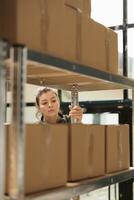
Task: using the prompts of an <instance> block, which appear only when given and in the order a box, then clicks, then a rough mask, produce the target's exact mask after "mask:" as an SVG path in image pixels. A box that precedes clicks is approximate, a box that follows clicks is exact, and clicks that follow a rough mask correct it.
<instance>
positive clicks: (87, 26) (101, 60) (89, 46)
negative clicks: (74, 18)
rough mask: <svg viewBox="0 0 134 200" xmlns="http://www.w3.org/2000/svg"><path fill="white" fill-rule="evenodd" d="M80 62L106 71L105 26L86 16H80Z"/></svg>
mask: <svg viewBox="0 0 134 200" xmlns="http://www.w3.org/2000/svg"><path fill="white" fill-rule="evenodd" d="M81 20H82V22H81V23H82V27H81V58H80V62H81V63H82V64H85V65H89V66H91V67H95V68H97V69H100V70H103V71H108V69H107V63H106V61H107V52H106V28H105V27H104V26H103V25H102V24H99V23H97V22H95V21H94V20H92V19H88V17H87V16H82V19H81Z"/></svg>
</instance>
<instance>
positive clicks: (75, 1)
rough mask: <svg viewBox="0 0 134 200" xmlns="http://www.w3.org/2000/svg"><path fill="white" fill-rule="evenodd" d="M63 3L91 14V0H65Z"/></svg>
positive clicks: (83, 12)
mask: <svg viewBox="0 0 134 200" xmlns="http://www.w3.org/2000/svg"><path fill="white" fill-rule="evenodd" d="M65 4H66V5H68V6H72V7H73V8H76V9H79V10H80V11H81V13H82V14H87V15H88V16H89V17H90V15H91V0H65Z"/></svg>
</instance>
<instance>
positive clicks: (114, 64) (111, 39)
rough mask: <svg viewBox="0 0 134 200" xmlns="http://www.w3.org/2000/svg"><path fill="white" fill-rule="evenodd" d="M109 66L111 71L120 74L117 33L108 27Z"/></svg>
mask: <svg viewBox="0 0 134 200" xmlns="http://www.w3.org/2000/svg"><path fill="white" fill-rule="evenodd" d="M106 40H107V44H106V45H107V46H106V48H107V52H108V53H107V66H108V69H109V71H110V72H112V73H114V74H118V70H119V65H118V41H117V33H115V32H114V31H112V30H111V29H109V28H107V38H106Z"/></svg>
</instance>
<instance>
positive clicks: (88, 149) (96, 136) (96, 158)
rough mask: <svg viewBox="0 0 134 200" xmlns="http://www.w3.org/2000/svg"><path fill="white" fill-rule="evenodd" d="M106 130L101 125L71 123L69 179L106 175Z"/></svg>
mask: <svg viewBox="0 0 134 200" xmlns="http://www.w3.org/2000/svg"><path fill="white" fill-rule="evenodd" d="M104 131H105V127H104V126H100V125H82V124H74V125H70V131H69V177H68V180H69V181H76V180H80V179H85V178H89V177H95V176H100V175H104V171H105V160H104V159H105V152H104V150H105V145H104V139H105V137H104V136H105V133H104Z"/></svg>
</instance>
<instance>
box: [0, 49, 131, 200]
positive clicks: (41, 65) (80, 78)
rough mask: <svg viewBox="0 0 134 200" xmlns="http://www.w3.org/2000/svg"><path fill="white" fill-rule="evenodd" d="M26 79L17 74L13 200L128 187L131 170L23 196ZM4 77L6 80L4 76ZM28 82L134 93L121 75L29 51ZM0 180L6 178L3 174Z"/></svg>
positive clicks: (20, 60)
mask: <svg viewBox="0 0 134 200" xmlns="http://www.w3.org/2000/svg"><path fill="white" fill-rule="evenodd" d="M14 48H23V47H22V46H18V47H16V46H15V47H14ZM17 52H18V51H17ZM20 52H22V51H20ZM17 56H18V59H17V58H16V57H15V62H16V63H17V64H18V66H19V68H20V69H22V68H23V64H24V62H25V59H23V55H21V53H20V54H19V53H17ZM24 57H25V56H24ZM25 58H26V57H25ZM23 61H24V62H23ZM7 63H10V60H7ZM8 69H9V67H8ZM0 75H1V74H0ZM23 75H24V74H23V73H20V74H19V70H18V74H17V76H19V77H20V78H19V79H16V84H18V86H19V88H22V91H21V93H19V90H17V91H18V93H17V92H16V93H15V96H14V98H16V99H17V101H16V102H15V103H14V106H15V104H16V105H18V107H17V108H18V110H17V113H16V116H19V120H18V121H17V119H16V118H15V119H14V124H15V126H16V128H17V130H18V143H19V153H18V156H19V159H18V174H19V176H18V180H19V183H20V184H19V188H18V196H17V197H14V198H13V199H19V200H24V199H26V200H32V199H33V200H35V199H37V200H51V199H55V200H60V199H61V200H63V199H70V198H71V197H76V196H78V195H81V194H84V193H87V192H90V191H93V190H96V189H98V188H102V187H104V186H110V185H111V184H115V183H119V182H121V183H125V181H129V180H130V181H132V180H133V178H134V169H133V168H131V169H129V170H126V171H122V172H119V173H114V174H110V175H107V176H103V177H99V178H95V179H89V180H86V181H82V182H79V183H71V184H67V186H65V187H63V188H57V189H55V190H48V191H44V192H42V193H38V194H33V195H29V196H25V195H24V192H23V191H24V181H23V178H24V176H23V173H24V171H23V161H24V152H23V150H24V145H25V144H24V137H25V134H24V130H23V123H24V121H23V119H22V118H21V116H20V115H18V114H19V113H20V111H22V108H23V103H24V102H23V98H21V97H22V96H23V87H24V81H23V80H24V77H23ZM63 76H64V81H60V78H59V77H63ZM1 77H3V76H2V75H1ZM1 77H0V78H1ZM72 77H73V83H72ZM8 78H9V77H8ZM27 82H28V83H31V84H36V85H42V84H45V83H48V84H47V85H50V86H55V87H57V88H60V89H67V90H71V88H72V85H73V84H74V83H77V84H78V86H79V90H80V91H83V90H91V88H92V90H101V89H106V90H109V89H110V88H111V89H129V88H131V89H132V91H134V89H133V88H134V80H132V79H129V78H126V77H123V76H120V75H114V74H111V73H108V72H103V71H101V70H97V69H95V68H92V67H90V66H85V65H80V64H77V63H73V62H68V61H65V60H63V59H59V58H55V57H53V56H49V55H45V54H42V53H38V52H35V51H31V50H28V64H27ZM54 83H55V84H54ZM17 88H18V87H17ZM15 89H16V87H14V89H13V90H15ZM17 102H18V103H17ZM133 105H134V104H133ZM3 141H4V139H3ZM1 159H2V160H3V159H4V158H3V156H2V153H1ZM1 165H2V163H1ZM0 168H1V166H0ZM1 177H4V174H3V175H2V176H1ZM1 185H2V183H1ZM2 195H3V194H2V191H1V197H2ZM1 199H2V198H1ZM129 200H130V199H129Z"/></svg>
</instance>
